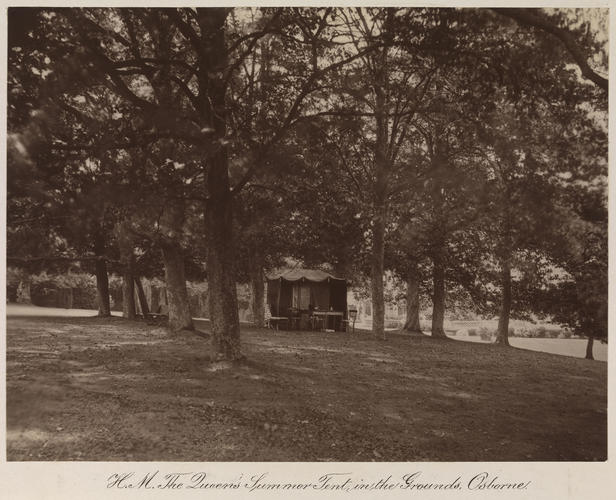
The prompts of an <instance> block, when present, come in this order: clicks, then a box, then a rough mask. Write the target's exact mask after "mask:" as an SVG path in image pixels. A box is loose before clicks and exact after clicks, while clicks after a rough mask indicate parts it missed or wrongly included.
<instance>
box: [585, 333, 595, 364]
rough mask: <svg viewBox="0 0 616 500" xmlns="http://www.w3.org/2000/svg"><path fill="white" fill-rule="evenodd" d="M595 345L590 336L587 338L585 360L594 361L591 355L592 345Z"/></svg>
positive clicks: (593, 339)
mask: <svg viewBox="0 0 616 500" xmlns="http://www.w3.org/2000/svg"><path fill="white" fill-rule="evenodd" d="M594 343H595V338H594V337H593V336H592V335H590V336H589V337H588V343H587V344H586V359H595V357H594V356H593V355H592V348H593V344H594Z"/></svg>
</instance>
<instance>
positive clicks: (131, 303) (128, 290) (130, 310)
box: [122, 271, 137, 319]
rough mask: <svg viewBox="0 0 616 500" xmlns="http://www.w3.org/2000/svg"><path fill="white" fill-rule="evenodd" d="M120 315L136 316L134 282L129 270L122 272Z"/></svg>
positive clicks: (126, 316) (133, 317) (131, 317)
mask: <svg viewBox="0 0 616 500" xmlns="http://www.w3.org/2000/svg"><path fill="white" fill-rule="evenodd" d="M122 316H123V317H124V318H128V319H135V317H136V316H137V312H136V309H135V283H134V279H133V274H132V272H131V271H125V272H124V273H122Z"/></svg>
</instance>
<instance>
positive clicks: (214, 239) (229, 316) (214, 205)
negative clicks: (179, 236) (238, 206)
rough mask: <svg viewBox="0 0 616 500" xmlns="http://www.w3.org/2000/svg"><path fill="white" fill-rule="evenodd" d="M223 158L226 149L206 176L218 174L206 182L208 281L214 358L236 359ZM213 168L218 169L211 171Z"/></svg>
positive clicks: (229, 216)
mask: <svg viewBox="0 0 616 500" xmlns="http://www.w3.org/2000/svg"><path fill="white" fill-rule="evenodd" d="M226 160H227V158H226V152H225V157H224V158H218V162H220V163H224V164H223V165H221V164H219V165H213V164H210V175H209V177H208V179H211V178H212V177H214V176H216V175H218V176H219V178H218V179H216V182H209V185H210V203H208V207H207V210H206V224H207V232H206V234H207V242H208V249H207V281H208V288H209V306H210V325H211V330H212V342H213V346H214V352H215V356H216V361H222V360H227V361H235V360H238V359H241V358H242V357H243V356H242V354H241V351H240V321H239V312H238V303H237V289H236V282H235V263H234V261H233V259H234V251H233V233H232V227H233V223H232V207H231V195H230V193H229V189H228V181H229V179H228V171H227V166H226ZM216 170H218V172H213V171H216ZM225 177H226V184H227V187H226V188H225V182H224V178H225ZM221 178H222V179H221ZM221 181H222V182H221ZM221 183H222V186H221V187H222V188H220V187H219V189H217V190H215V189H216V188H215V186H216V185H218V186H220V184H221Z"/></svg>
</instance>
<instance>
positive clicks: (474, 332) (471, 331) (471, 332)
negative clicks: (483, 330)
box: [468, 328, 477, 337]
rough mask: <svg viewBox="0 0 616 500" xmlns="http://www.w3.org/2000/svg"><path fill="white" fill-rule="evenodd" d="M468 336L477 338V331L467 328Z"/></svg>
mask: <svg viewBox="0 0 616 500" xmlns="http://www.w3.org/2000/svg"><path fill="white" fill-rule="evenodd" d="M468 336H469V337H476V336H477V330H475V329H474V328H469V329H468Z"/></svg>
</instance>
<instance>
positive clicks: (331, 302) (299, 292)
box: [267, 269, 347, 330]
mask: <svg viewBox="0 0 616 500" xmlns="http://www.w3.org/2000/svg"><path fill="white" fill-rule="evenodd" d="M267 303H268V305H269V308H270V311H271V314H272V316H279V317H288V318H289V319H290V321H291V323H295V324H296V325H297V327H298V328H301V329H306V328H309V327H310V325H313V326H314V324H315V321H314V319H315V318H316V319H320V320H321V321H322V325H321V326H322V327H323V328H328V327H331V328H332V329H336V330H337V329H341V328H342V323H343V320H346V316H347V283H346V280H344V279H342V278H336V277H335V276H332V275H331V274H328V273H326V272H324V271H319V270H312V269H293V270H291V271H284V272H281V273H275V274H272V275H270V276H268V279H267Z"/></svg>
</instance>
